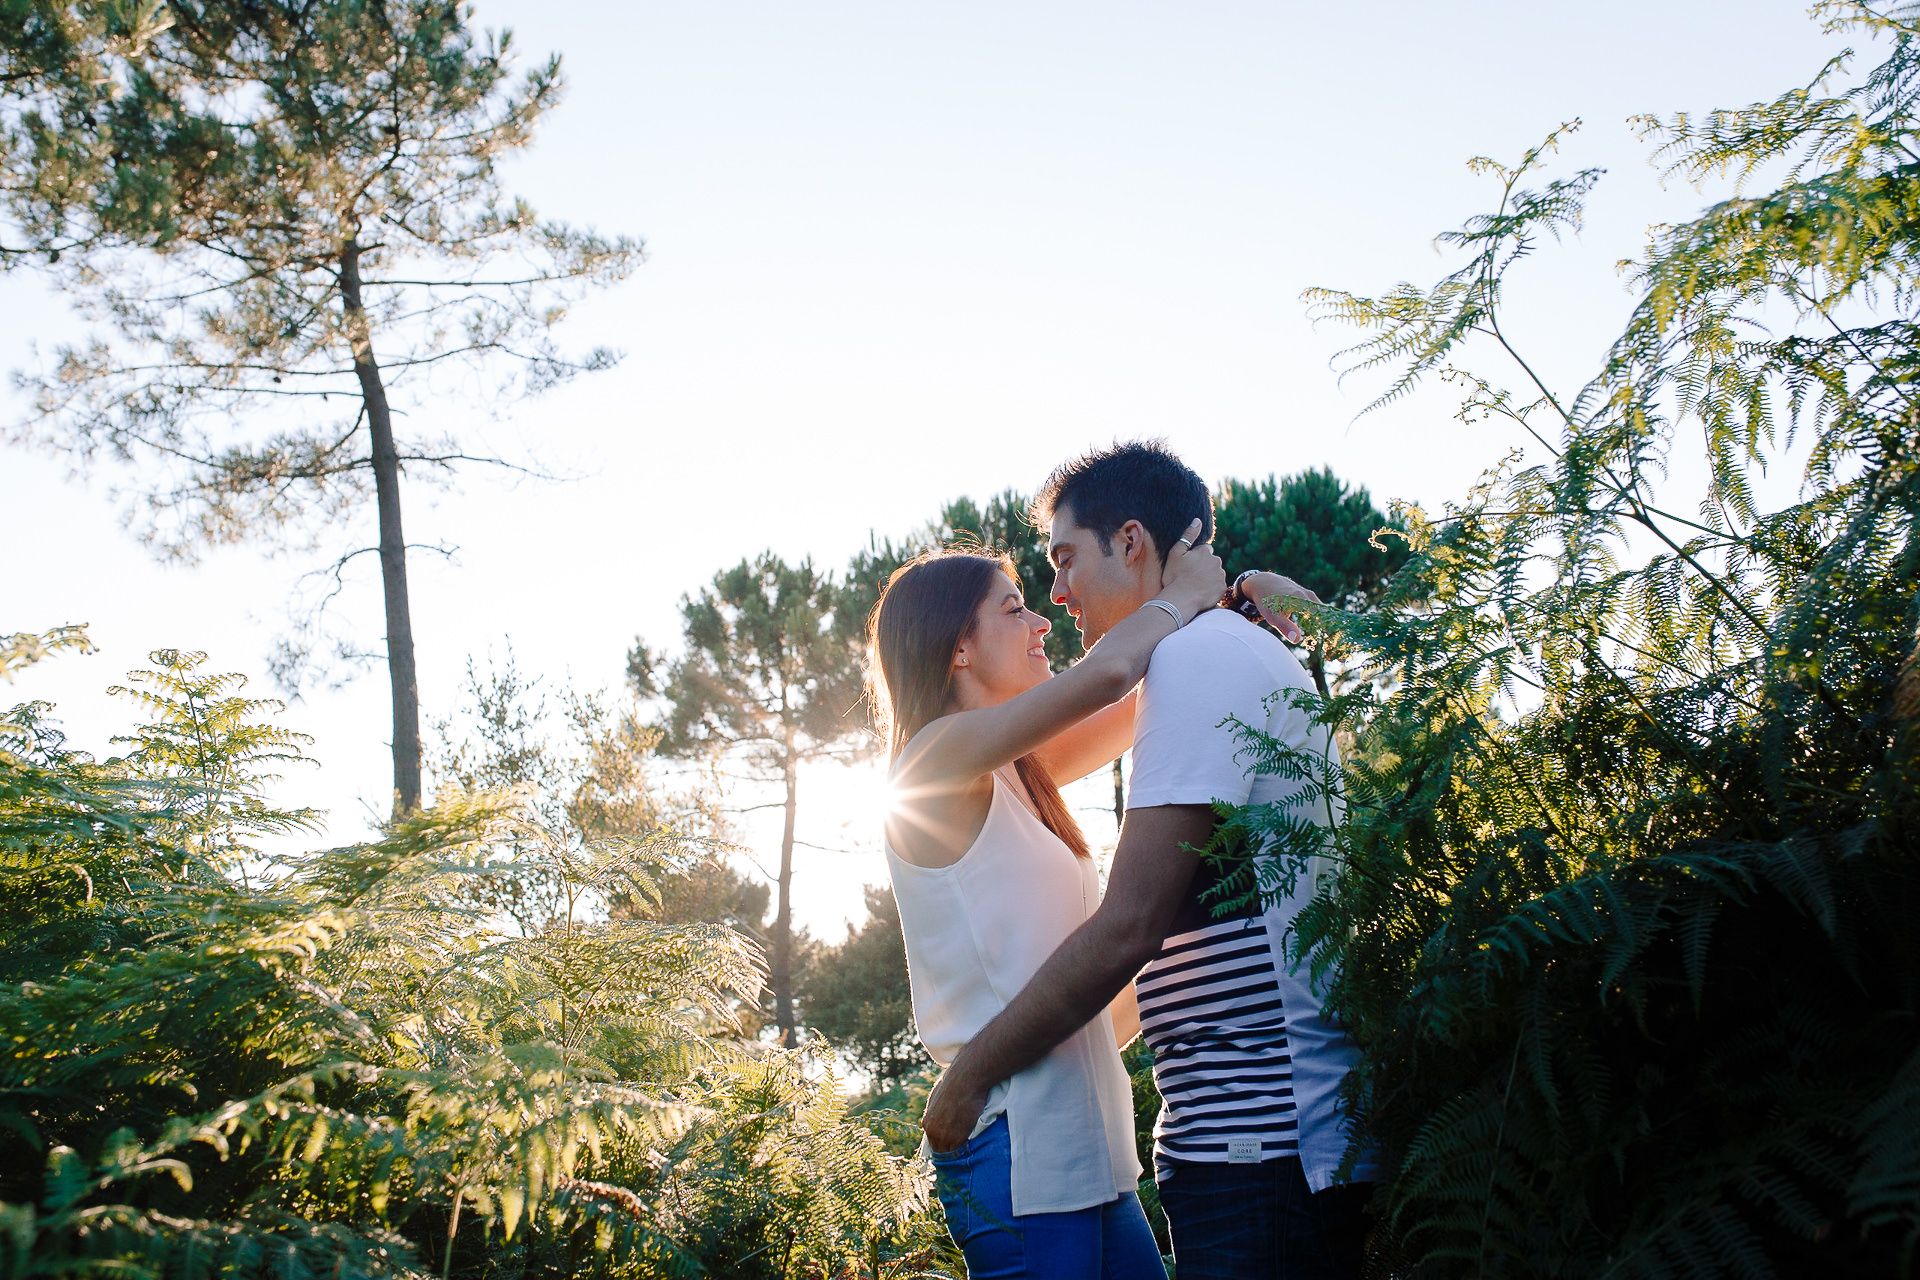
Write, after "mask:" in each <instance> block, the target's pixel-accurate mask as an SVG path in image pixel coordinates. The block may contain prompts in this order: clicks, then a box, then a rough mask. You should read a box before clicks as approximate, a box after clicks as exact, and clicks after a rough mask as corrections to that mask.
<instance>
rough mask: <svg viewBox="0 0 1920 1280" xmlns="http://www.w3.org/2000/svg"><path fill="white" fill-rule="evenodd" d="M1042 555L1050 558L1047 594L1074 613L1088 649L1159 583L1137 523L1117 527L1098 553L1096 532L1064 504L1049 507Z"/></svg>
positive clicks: (1156, 561) (1154, 559)
mask: <svg viewBox="0 0 1920 1280" xmlns="http://www.w3.org/2000/svg"><path fill="white" fill-rule="evenodd" d="M1047 558H1048V559H1050V560H1052V561H1053V588H1052V590H1051V591H1050V592H1049V594H1050V595H1051V596H1052V597H1053V602H1054V603H1055V604H1059V605H1065V606H1066V608H1067V612H1068V613H1070V614H1072V615H1073V620H1074V623H1075V624H1076V625H1077V626H1078V627H1079V628H1080V645H1081V647H1082V648H1084V649H1091V648H1092V647H1093V646H1094V645H1095V644H1096V643H1098V641H1099V639H1100V637H1101V636H1103V635H1105V634H1106V633H1107V628H1109V627H1111V626H1112V625H1113V624H1114V623H1116V622H1118V621H1119V620H1120V619H1122V618H1124V617H1126V616H1127V615H1128V614H1129V613H1132V612H1133V611H1134V610H1135V609H1138V608H1139V607H1140V606H1141V604H1143V603H1144V602H1145V601H1147V600H1148V599H1150V598H1151V597H1152V594H1153V590H1154V589H1158V587H1159V585H1160V568H1159V566H1160V557H1159V553H1158V552H1156V551H1155V550H1154V548H1153V539H1152V537H1151V536H1150V535H1149V534H1148V533H1147V531H1146V530H1145V528H1143V527H1142V526H1141V525H1140V523H1139V522H1138V521H1135V520H1129V521H1128V522H1127V523H1126V524H1124V525H1122V526H1121V527H1120V529H1119V531H1118V532H1116V533H1115V534H1114V535H1113V536H1112V537H1111V538H1110V539H1108V546H1107V549H1106V550H1105V551H1102V550H1101V549H1100V535H1099V534H1097V533H1095V532H1094V531H1093V530H1091V529H1089V528H1087V527H1086V526H1085V525H1083V524H1081V523H1079V522H1078V521H1077V520H1075V519H1074V515H1073V508H1072V507H1071V506H1069V505H1068V504H1066V503H1061V504H1060V505H1059V506H1057V507H1055V508H1054V511H1053V524H1052V527H1051V528H1050V529H1049V530H1048V534H1047ZM1149 568H1151V570H1152V571H1151V573H1149V572H1148V569H1149ZM1148 578H1151V579H1152V588H1151V589H1149V588H1148V587H1147V579H1148Z"/></svg>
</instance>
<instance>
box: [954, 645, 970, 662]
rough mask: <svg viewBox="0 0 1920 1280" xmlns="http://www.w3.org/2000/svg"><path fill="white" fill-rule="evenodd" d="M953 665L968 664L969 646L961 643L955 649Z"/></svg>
mask: <svg viewBox="0 0 1920 1280" xmlns="http://www.w3.org/2000/svg"><path fill="white" fill-rule="evenodd" d="M953 665H954V666H956V667H964V666H966V665H967V646H965V645H961V646H960V647H959V648H958V649H955V650H954V651H953Z"/></svg>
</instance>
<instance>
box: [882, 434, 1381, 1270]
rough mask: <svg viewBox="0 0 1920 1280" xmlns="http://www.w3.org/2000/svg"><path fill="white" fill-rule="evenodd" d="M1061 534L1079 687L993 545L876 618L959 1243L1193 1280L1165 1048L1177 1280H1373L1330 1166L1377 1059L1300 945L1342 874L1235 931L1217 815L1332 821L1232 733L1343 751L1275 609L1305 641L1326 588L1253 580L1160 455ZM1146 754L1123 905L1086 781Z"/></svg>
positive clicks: (1120, 472) (1050, 486) (1136, 777)
mask: <svg viewBox="0 0 1920 1280" xmlns="http://www.w3.org/2000/svg"><path fill="white" fill-rule="evenodd" d="M1035 513H1036V516H1037V518H1038V519H1039V520H1041V521H1042V522H1043V524H1044V526H1045V527H1046V528H1047V529H1048V534H1049V540H1048V554H1049V557H1050V558H1051V560H1052V562H1053V565H1054V570H1055V574H1054V580H1053V585H1052V597H1053V599H1054V601H1055V602H1057V603H1063V604H1065V605H1066V607H1067V609H1068V611H1069V612H1070V613H1071V614H1072V615H1073V616H1074V618H1075V619H1076V621H1077V622H1078V625H1079V628H1080V632H1081V636H1082V639H1083V641H1084V643H1085V646H1086V650H1087V652H1086V656H1085V657H1084V658H1082V659H1081V660H1080V661H1079V662H1078V663H1076V664H1075V665H1074V666H1073V667H1071V668H1070V669H1068V670H1066V671H1064V672H1061V673H1060V674H1058V675H1052V674H1051V673H1050V672H1049V669H1048V665H1047V658H1046V652H1045V649H1044V647H1043V645H1042V638H1043V637H1044V636H1045V634H1046V632H1047V627H1048V623H1047V621H1046V619H1044V618H1043V617H1041V616H1040V615H1039V614H1036V613H1034V612H1033V611H1032V610H1030V609H1028V608H1027V607H1026V603H1025V599H1024V596H1023V595H1022V592H1021V589H1020V584H1019V581H1018V578H1017V576H1016V575H1015V573H1014V572H1013V569H1012V566H1011V564H1010V563H1009V562H1008V561H1007V560H1006V559H1005V558H1004V557H999V556H995V555H991V554H987V553H983V552H975V551H943V552H934V553H930V554H928V555H926V556H923V557H921V558H919V559H917V560H915V561H913V562H911V563H909V564H907V565H905V566H904V567H902V568H901V569H900V570H899V571H898V572H897V573H895V574H894V575H893V577H892V578H891V579H890V580H889V581H888V583H887V586H886V590H885V592H884V593H883V595H882V596H881V599H880V603H879V605H878V606H877V607H876V608H875V610H874V614H873V618H872V622H871V640H872V653H873V655H874V663H875V671H874V685H875V694H876V697H875V705H876V706H878V707H880V708H882V709H883V711H884V713H885V714H886V716H887V721H888V730H889V734H888V736H889V748H890V751H891V755H892V760H893V763H892V770H891V774H890V778H891V782H892V786H893V794H894V797H895V801H894V804H893V806H892V808H891V809H890V811H889V813H888V816H887V819H886V850H887V864H888V869H889V871H890V873H891V875H892V879H893V891H894V896H895V898H896V900H897V901H898V903H899V907H900V923H901V928H902V931H903V932H904V934H905V936H906V946H907V963H908V969H909V973H910V975H911V987H912V995H913V1008H914V1018H915V1022H916V1025H917V1028H918V1030H919V1034H920V1039H921V1041H922V1043H924V1044H925V1045H926V1047H927V1050H928V1052H929V1053H931V1054H932V1055H933V1057H934V1059H935V1061H937V1062H940V1063H941V1064H943V1065H945V1066H946V1072H945V1074H944V1075H943V1076H942V1078H941V1080H940V1082H939V1085H938V1086H937V1087H936V1088H935V1089H934V1092H933V1095H932V1096H931V1098H929V1100H928V1105H927V1111H926V1116H925V1119H924V1120H923V1122H922V1123H923V1125H924V1127H925V1130H926V1134H927V1142H928V1146H929V1148H930V1149H931V1152H932V1159H933V1163H934V1166H935V1169H936V1171H937V1173H938V1175H939V1176H938V1183H937V1185H938V1191H939V1194H940V1197H941V1200H942V1204H943V1206H944V1207H945V1209H946V1213H947V1221H948V1224H949V1226H950V1228H951V1230H952V1232H953V1235H954V1239H955V1240H956V1242H957V1243H958V1244H959V1245H960V1247H961V1248H962V1250H963V1251H964V1252H965V1254H966V1258H967V1267H968V1272H969V1274H970V1275H971V1276H972V1277H974V1278H975V1280H980V1278H982V1277H987V1276H1033V1277H1044V1278H1045V1280H1080V1278H1082V1277H1084V1278H1086V1280H1095V1278H1099V1277H1106V1278H1110V1280H1134V1278H1136V1277H1153V1278H1157V1280H1164V1278H1165V1270H1164V1268H1163V1266H1162V1264H1161V1260H1160V1254H1159V1250H1158V1248H1157V1247H1156V1246H1155V1244H1154V1240H1153V1236H1152V1233H1151V1232H1150V1230H1149V1229H1148V1226H1147V1220H1146V1217H1145V1215H1144V1213H1143V1212H1142V1210H1141V1207H1140V1202H1139V1200H1138V1198H1137V1195H1136V1187H1137V1185H1138V1182H1139V1178H1140V1167H1139V1162H1138V1160H1137V1159H1136V1157H1135V1153H1134V1135H1133V1099H1132V1092H1131V1089H1130V1087H1129V1082H1128V1079H1127V1075H1126V1072H1125V1070H1124V1068H1123V1067H1122V1065H1121V1062H1120V1052H1119V1051H1120V1048H1121V1046H1123V1045H1125V1044H1126V1043H1128V1042H1129V1041H1130V1040H1132V1039H1133V1037H1134V1036H1136V1035H1139V1034H1142V1033H1144V1034H1145V1036H1146V1038H1147V1041H1148V1043H1149V1044H1150V1045H1151V1046H1152V1048H1153V1055H1154V1078H1155V1081H1156V1083H1157V1084H1158V1086H1159V1090H1160V1094H1161V1097H1162V1099H1163V1105H1162V1110H1161V1114H1160V1120H1159V1123H1158V1125H1157V1126H1156V1127H1155V1132H1154V1165H1155V1176H1156V1180H1157V1183H1158V1189H1159V1196H1160V1202H1161V1204H1162V1206H1163V1207H1164V1208H1165V1210H1166V1214H1167V1220H1168V1225H1169V1228H1170V1230H1171V1233H1172V1237H1173V1247H1174V1255H1175V1259H1176V1262H1177V1264H1178V1269H1179V1277H1180V1280H1205V1278H1209V1277H1221V1278H1223V1280H1224V1278H1227V1277H1232V1278H1234V1280H1239V1278H1240V1277H1263V1278H1264V1277H1289V1278H1298V1277H1354V1276H1357V1274H1358V1270H1359V1258H1360V1240H1361V1209H1362V1207H1363V1205H1364V1202H1365V1198H1366V1195H1367V1194H1368V1192H1369V1190H1370V1184H1368V1183H1367V1182H1366V1181H1365V1178H1366V1177H1367V1176H1368V1174H1369V1171H1368V1170H1367V1169H1366V1168H1365V1167H1362V1168H1361V1169H1359V1170H1357V1171H1356V1173H1355V1180H1354V1181H1352V1182H1348V1183H1340V1184H1336V1183H1335V1182H1334V1177H1333V1175H1334V1172H1335V1169H1336V1167H1337V1166H1338V1165H1339V1163H1340V1159H1341V1156H1342V1154H1343V1152H1344V1150H1345V1147H1346V1136H1345V1133H1344V1131H1343V1122H1342V1117H1341V1113H1340V1110H1339V1091H1340V1085H1341V1082H1342V1080H1343V1078H1344V1077H1345V1075H1346V1073H1347V1071H1348V1070H1349V1068H1350V1067H1351V1066H1352V1064H1353V1062H1354V1059H1355V1054H1354V1049H1353V1045H1352V1042H1351V1041H1350V1040H1349V1039H1348V1038H1347V1036H1346V1035H1345V1033H1344V1032H1343V1031H1342V1030H1341V1029H1340V1027H1339V1026H1338V1025H1337V1024H1335V1023H1334V1022H1332V1021H1331V1020H1330V1019H1329V1018H1328V1017H1326V1016H1325V1015H1323V1014H1322V1012H1321V1009H1320V1002H1319V1000H1318V998H1317V996H1316V994H1315V992H1314V989H1313V987H1312V986H1311V984H1310V983H1309V981H1308V978H1307V974H1306V972H1305V969H1304V966H1301V967H1300V968H1298V969H1296V967H1295V966H1294V965H1293V964H1292V963H1291V962H1290V961H1289V959H1288V957H1287V952H1286V945H1287V937H1286V934H1287V930H1288V927H1289V925H1290V923H1291V920H1292V917H1293V915H1294V913H1295V912H1296V911H1297V910H1298V908H1299V906H1300V905H1302V904H1304V902H1305V901H1306V900H1307V899H1308V898H1310V897H1311V896H1312V894H1313V889H1314V880H1315V875H1314V874H1313V871H1314V869H1312V868H1310V869H1309V872H1308V874H1304V875H1301V876H1299V877H1298V878H1297V883H1298V885H1299V888H1298V891H1297V893H1296V895H1295V896H1293V897H1292V898H1288V899H1283V900H1281V901H1280V902H1278V903H1276V904H1274V905H1272V906H1270V907H1267V908H1265V909H1251V908H1250V909H1248V910H1247V911H1244V912H1242V913H1240V914H1238V915H1236V916H1234V917H1232V918H1228V919H1216V918H1214V917H1213V916H1212V914H1211V912H1210V911H1209V910H1208V909H1207V907H1206V906H1205V905H1203V904H1202V902H1201V901H1200V894H1201V893H1202V892H1204V890H1205V889H1206V888H1207V887H1208V885H1209V884H1210V883H1211V881H1210V879H1209V871H1208V869H1207V868H1206V866H1205V865H1203V864H1202V862H1201V861H1200V858H1199V856H1198V854H1196V853H1195V852H1194V850H1195V849H1198V848H1200V847H1201V846H1204V845H1205V844H1206V843H1207V840H1208V838H1209V836H1210V834H1211V832H1212V829H1213V825H1214V821H1215V819H1214V810H1213V802H1214V801H1216V800H1224V801H1228V802H1230V803H1233V804H1237V805H1243V804H1247V803H1282V804H1295V805H1297V807H1298V810H1299V816H1301V817H1303V818H1309V819H1312V820H1316V821H1320V822H1323V823H1324V822H1325V821H1326V815H1325V814H1324V812H1322V813H1320V814H1318V815H1316V814H1314V812H1313V806H1312V804H1310V803H1309V802H1308V801H1306V800H1305V799H1304V798H1302V797H1298V796H1297V795H1296V792H1297V791H1298V784H1296V783H1292V782H1289V781H1286V780H1283V779H1280V778H1276V777H1271V776H1266V775H1261V776H1254V777H1249V776H1248V772H1247V769H1246V767H1245V764H1244V763H1243V760H1242V759H1241V756H1240V752H1239V749H1238V748H1239V744H1238V742H1237V740H1236V738H1235V729H1234V725H1233V723H1232V722H1233V721H1235V720H1237V721H1239V722H1240V723H1241V724H1245V725H1249V726H1252V727H1254V728H1259V729H1263V730H1264V731H1266V732H1267V733H1269V734H1271V735H1272V736H1274V737H1275V738H1277V739H1279V740H1280V741H1282V742H1286V743H1289V744H1291V745H1293V746H1296V747H1301V748H1307V749H1313V750H1316V751H1325V752H1331V751H1333V750H1334V748H1333V745H1332V744H1331V743H1330V742H1327V741H1326V740H1325V735H1324V731H1323V730H1321V729H1319V728H1318V727H1316V726H1313V725H1311V724H1310V723H1309V722H1308V719H1307V717H1306V715H1305V714H1304V713H1303V712H1301V711H1300V710H1298V709H1297V708H1296V707H1294V705H1293V704H1292V702H1291V700H1290V699H1288V698H1287V697H1286V696H1285V694H1286V693H1287V692H1288V691H1290V690H1294V689H1306V688H1310V687H1311V684H1310V682H1309V681H1308V679H1307V677H1306V675H1305V673H1304V672H1303V671H1302V669H1301V667H1300V664H1299V662H1298V661H1297V660H1295V658H1294V657H1293V655H1292V653H1291V652H1290V651H1289V650H1288V649H1287V647H1286V646H1285V645H1283V644H1281V643H1280V641H1279V640H1278V639H1277V638H1275V637H1274V636H1273V635H1272V634H1271V633H1270V632H1268V631H1266V630H1265V629H1264V628H1263V627H1261V626H1260V625H1259V623H1258V622H1257V621H1254V620H1253V619H1254V618H1255V617H1256V616H1266V620H1267V621H1268V622H1270V623H1273V624H1274V625H1275V626H1278V627H1281V628H1282V629H1285V630H1287V631H1288V633H1289V634H1290V635H1294V636H1297V634H1298V633H1297V630H1294V629H1293V627H1292V623H1291V622H1290V621H1288V620H1287V619H1285V618H1284V617H1281V616H1274V615H1263V614H1260V613H1258V612H1257V611H1260V610H1263V609H1264V606H1263V605H1262V604H1261V603H1260V602H1262V601H1264V600H1266V599H1267V598H1269V597H1271V596H1274V595H1278V594H1282V593H1294V594H1303V593H1299V592H1298V589H1297V588H1294V587H1293V585H1292V584H1291V583H1290V582H1288V581H1287V580H1286V579H1284V578H1281V577H1280V576H1279V575H1277V574H1268V573H1261V574H1254V575H1249V576H1247V577H1246V578H1244V579H1243V580H1242V581H1241V582H1238V583H1236V584H1235V585H1234V586H1233V587H1232V588H1229V587H1228V586H1227V583H1226V580H1225V578H1224V576H1223V574H1222V572H1221V565H1220V560H1219V558H1218V557H1217V556H1215V555H1214V554H1213V551H1212V548H1211V545H1210V539H1211V537H1212V530H1213V520H1212V503H1211V500H1210V499H1209V497H1208V493H1207V487H1206V484H1205V483H1204V482H1203V481H1202V480H1201V479H1200V477H1199V476H1197V475H1196V474H1194V472H1193V471H1192V470H1190V469H1189V468H1188V467H1186V466H1185V465H1184V464H1183V463H1181V462H1180V460H1179V459H1178V458H1176V457H1174V456H1173V455H1172V454H1171V453H1169V452H1168V451H1167V450H1166V449H1165V448H1163V447H1161V446H1159V445H1157V444H1137V443H1136V444H1125V445H1116V446H1115V447H1113V448H1111V449H1107V450H1102V451H1099V452H1096V453H1092V454H1089V455H1087V456H1085V457H1082V458H1079V459H1077V460H1075V461H1072V462H1069V463H1067V464H1065V465H1063V466H1061V467H1060V468H1059V469H1058V470H1056V471H1055V472H1054V474H1053V475H1052V476H1051V477H1050V478H1049V479H1048V481H1047V484H1046V485H1045V487H1044V488H1043V490H1042V491H1041V494H1040V497H1039V498H1038V499H1037V500H1036V503H1035ZM1143 676H1144V679H1143V678H1142V677H1143ZM1128 749H1131V750H1132V751H1133V770H1132V776H1131V779H1130V783H1129V787H1128V792H1127V812H1126V821H1125V823H1124V824H1123V826H1122V829H1121V833H1120V843H1119V846H1118V848H1117V849H1116V851H1115V853H1114V857H1113V866H1112V870H1111V874H1110V877H1109V883H1108V885H1107V889H1106V894H1105V897H1104V899H1103V898H1102V895H1101V890H1100V882H1099V877H1098V875H1097V873H1096V872H1095V870H1094V866H1093V862H1092V859H1091V857H1090V856H1089V849H1088V847H1087V841H1086V837H1085V836H1084V835H1082V834H1081V831H1080V828H1079V826H1078V824H1077V823H1076V822H1075V821H1074V818H1073V815H1072V814H1071V813H1070V812H1069V810H1068V809H1067V806H1066V804H1065V803H1064V802H1063V800H1062V799H1061V796H1060V786H1061V785H1062V784H1063V783H1066V782H1069V781H1072V780H1074V779H1077V778H1081V777H1084V776H1086V775H1087V774H1090V773H1092V772H1094V771H1095V770H1097V769H1100V768H1103V767H1105V766H1106V765H1108V764H1110V763H1111V762H1112V761H1113V760H1115V759H1116V758H1117V757H1118V756H1119V755H1120V753H1121V752H1122V751H1125V750H1128Z"/></svg>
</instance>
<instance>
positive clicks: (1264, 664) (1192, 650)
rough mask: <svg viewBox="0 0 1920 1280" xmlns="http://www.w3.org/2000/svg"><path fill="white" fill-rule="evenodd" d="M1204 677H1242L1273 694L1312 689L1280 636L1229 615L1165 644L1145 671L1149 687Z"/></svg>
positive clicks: (1215, 615)
mask: <svg viewBox="0 0 1920 1280" xmlns="http://www.w3.org/2000/svg"><path fill="white" fill-rule="evenodd" d="M1156 673H1157V674H1158V675H1159V677H1160V679H1159V680H1158V681H1155V679H1154V677H1155V675H1156ZM1201 675H1203V676H1205V678H1207V679H1208V680H1209V682H1212V681H1215V680H1230V679H1232V678H1234V677H1235V676H1236V675H1238V676H1244V677H1245V678H1246V679H1248V680H1251V681H1254V682H1257V683H1260V684H1263V685H1266V686H1267V687H1269V688H1271V687H1277V686H1279V685H1296V686H1299V687H1302V688H1304V687H1307V686H1308V684H1309V683H1310V682H1309V681H1308V680H1307V676H1306V671H1305V669H1304V668H1302V667H1301V665H1300V661H1299V659H1297V658H1295V657H1294V656H1293V652H1292V651H1291V650H1289V649H1288V648H1287V646H1286V645H1284V644H1282V643H1281V642H1280V638H1279V637H1278V636H1276V635H1274V634H1273V633H1272V632H1271V631H1268V630H1267V629H1266V628H1265V627H1263V626H1260V625H1259V624H1258V623H1254V622H1249V621H1247V620H1246V619H1245V618H1243V617H1241V616H1240V615H1239V614H1237V613H1234V612H1233V611H1232V610H1229V609H1212V610H1209V611H1207V612H1206V613H1203V614H1201V615H1200V616H1199V617H1197V618H1195V619H1194V620H1193V621H1192V622H1190V623H1188V624H1187V625H1186V626H1184V627H1182V628H1180V629H1179V630H1178V631H1176V632H1174V633H1173V634H1172V635H1170V636H1168V637H1167V638H1166V639H1164V640H1162V641H1161V642H1160V643H1159V645H1157V646H1156V647H1155V648H1154V651H1153V661H1152V662H1150V663H1149V664H1148V666H1147V681H1148V683H1149V685H1150V686H1151V685H1152V684H1155V683H1160V684H1165V683H1167V682H1168V681H1169V680H1182V679H1185V678H1191V677H1192V676H1201Z"/></svg>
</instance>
